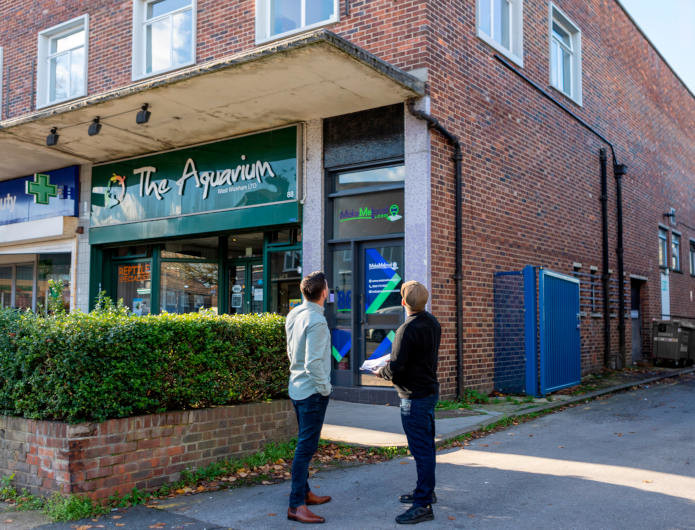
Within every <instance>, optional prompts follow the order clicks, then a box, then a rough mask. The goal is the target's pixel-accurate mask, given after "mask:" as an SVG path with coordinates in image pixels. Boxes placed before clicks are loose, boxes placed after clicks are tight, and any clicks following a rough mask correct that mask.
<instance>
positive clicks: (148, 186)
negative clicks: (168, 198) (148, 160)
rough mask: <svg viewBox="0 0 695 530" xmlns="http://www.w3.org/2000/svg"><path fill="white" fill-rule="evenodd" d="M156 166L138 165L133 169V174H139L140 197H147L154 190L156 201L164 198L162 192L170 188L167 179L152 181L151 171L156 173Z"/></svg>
mask: <svg viewBox="0 0 695 530" xmlns="http://www.w3.org/2000/svg"><path fill="white" fill-rule="evenodd" d="M156 172H157V168H156V167H153V166H145V167H139V168H137V169H134V170H133V175H140V197H149V196H150V195H152V192H154V196H155V197H157V200H158V201H161V200H162V199H163V198H164V194H165V193H167V192H168V191H170V190H171V188H170V187H169V180H168V179H162V180H160V181H159V182H152V181H151V178H152V173H156Z"/></svg>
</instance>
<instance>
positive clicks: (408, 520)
mask: <svg viewBox="0 0 695 530" xmlns="http://www.w3.org/2000/svg"><path fill="white" fill-rule="evenodd" d="M433 520H434V512H433V511H432V506H431V505H429V504H428V505H427V506H411V507H410V508H408V509H407V510H406V511H405V512H404V513H402V514H400V515H399V516H398V517H396V522H397V523H398V524H418V523H423V522H425V521H433Z"/></svg>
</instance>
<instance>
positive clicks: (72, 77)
mask: <svg viewBox="0 0 695 530" xmlns="http://www.w3.org/2000/svg"><path fill="white" fill-rule="evenodd" d="M87 34H88V17H87V15H84V16H81V17H78V18H75V19H73V20H70V21H68V22H65V23H64V24H60V25H58V26H54V27H52V28H50V29H47V30H45V31H42V32H41V33H39V49H38V62H37V68H36V74H37V106H38V107H45V106H47V105H53V104H54V103H59V102H61V101H66V100H69V99H74V98H77V97H81V96H84V95H86V94H87V42H88V39H87Z"/></svg>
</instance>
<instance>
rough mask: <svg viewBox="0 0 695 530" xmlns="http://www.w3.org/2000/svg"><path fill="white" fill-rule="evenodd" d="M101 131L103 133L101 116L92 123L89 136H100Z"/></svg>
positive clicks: (88, 130)
mask: <svg viewBox="0 0 695 530" xmlns="http://www.w3.org/2000/svg"><path fill="white" fill-rule="evenodd" d="M100 131H101V123H99V116H97V117H96V118H94V119H93V120H92V123H90V124H89V129H87V134H89V136H96V135H97V134H99V132H100Z"/></svg>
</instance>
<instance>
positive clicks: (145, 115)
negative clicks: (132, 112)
mask: <svg viewBox="0 0 695 530" xmlns="http://www.w3.org/2000/svg"><path fill="white" fill-rule="evenodd" d="M149 108H150V105H149V103H145V104H144V105H143V106H142V107H140V110H139V111H138V114H137V116H135V123H138V124H142V123H147V122H148V121H150V114H151V113H150V111H149V110H147V109H149Z"/></svg>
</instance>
